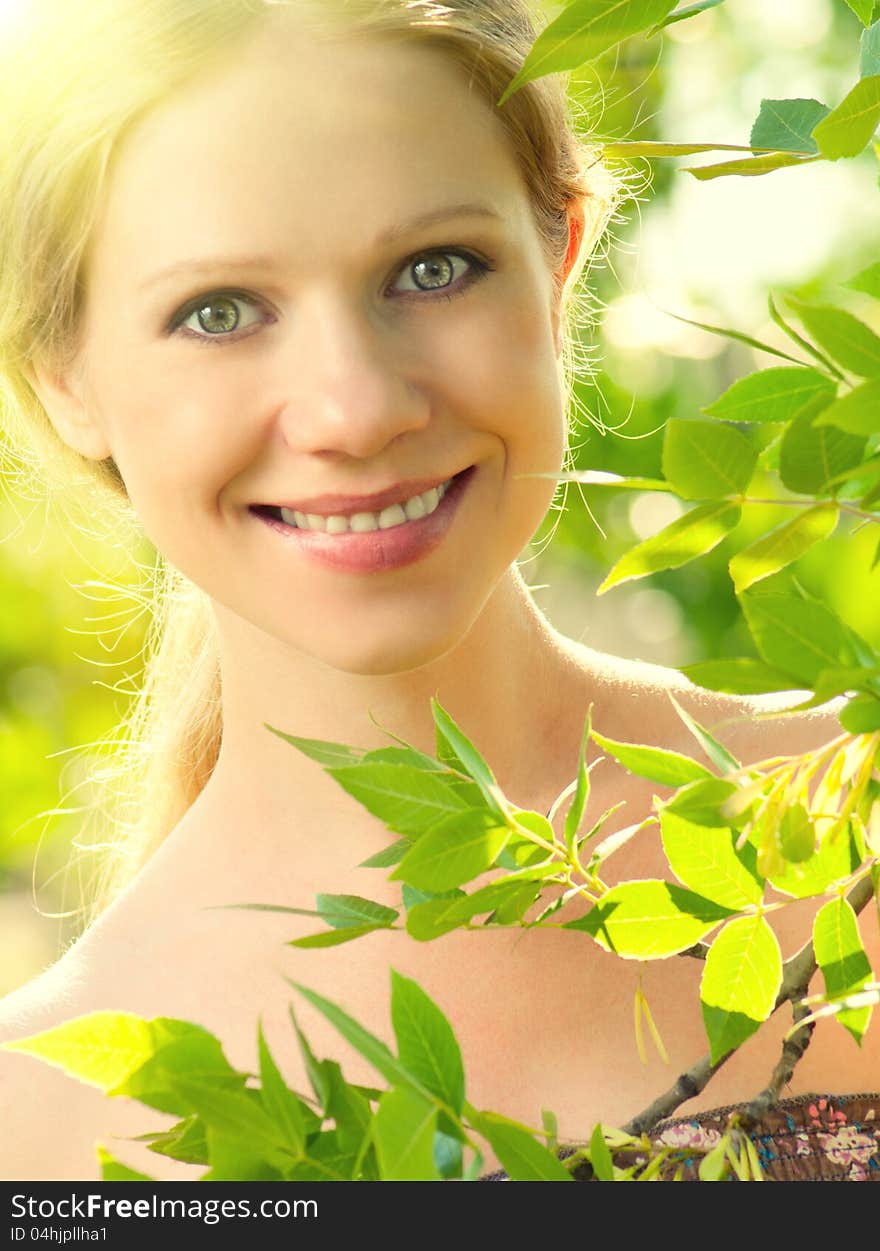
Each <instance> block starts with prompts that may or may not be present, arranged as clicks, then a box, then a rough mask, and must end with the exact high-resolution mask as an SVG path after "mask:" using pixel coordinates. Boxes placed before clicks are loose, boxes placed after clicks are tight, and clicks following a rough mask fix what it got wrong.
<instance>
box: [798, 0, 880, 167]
mask: <svg viewBox="0 0 880 1251" xmlns="http://www.w3.org/2000/svg"><path fill="white" fill-rule="evenodd" d="M848 2H850V0H848ZM878 122H880V75H878V74H872V75H871V76H870V77H868V78H861V79H859V81H858V82H857V83H856V85H855V86H854V87H853V89H852V91H850V92H849V93H848V94H847V95H846V96H845V97H844V99H843V100H842V101H841V103H840V104H838V106H837V108H836V109H834V110H833V111H832V112H831V113H829V114H828V116H827V117H826V118H825V119H824V121H821V122H820V123H819V125H818V126H817V127H816V129H815V130H814V131H813V138H814V139H815V140H816V142H817V143H818V145H819V151H820V152H821V153H822V155H823V156H825V157H827V158H828V160H830V161H837V160H839V159H840V157H843V156H858V154H859V153H860V152H861V151H862V150H863V149H864V148H866V147H867V146H868V144H869V143H870V142H871V137H872V135H873V134H874V131H875V130H876V129H877V123H878Z"/></svg>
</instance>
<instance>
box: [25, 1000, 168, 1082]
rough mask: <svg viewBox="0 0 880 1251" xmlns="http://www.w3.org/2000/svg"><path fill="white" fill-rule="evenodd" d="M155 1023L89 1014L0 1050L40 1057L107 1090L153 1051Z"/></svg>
mask: <svg viewBox="0 0 880 1251" xmlns="http://www.w3.org/2000/svg"><path fill="white" fill-rule="evenodd" d="M159 1019H161V1018H159ZM153 1026H154V1022H153V1021H146V1020H144V1018H143V1017H140V1016H136V1015H134V1013H131V1012H90V1013H88V1014H86V1015H84V1016H77V1017H73V1018H72V1019H71V1020H69V1021H64V1022H63V1023H62V1024H61V1025H56V1026H54V1027H53V1028H52V1029H48V1030H43V1031H41V1032H40V1033H38V1034H31V1035H29V1036H28V1037H27V1038H20V1039H17V1040H16V1041H14V1042H6V1043H0V1049H2V1050H3V1051H20V1052H22V1053H23V1054H24V1055H29V1056H34V1057H35V1058H36V1059H37V1060H44V1061H45V1062H46V1063H47V1064H51V1065H53V1066H54V1067H55V1068H59V1069H61V1070H62V1072H64V1073H66V1074H67V1075H68V1076H69V1077H75V1078H77V1080H78V1081H81V1082H85V1083H86V1084H87V1085H89V1086H97V1087H98V1089H99V1090H102V1091H103V1092H104V1093H105V1094H109V1093H110V1092H111V1091H113V1090H116V1089H117V1087H119V1086H120V1085H121V1084H122V1083H123V1082H124V1081H125V1079H126V1078H127V1077H129V1076H130V1075H131V1074H132V1073H134V1072H136V1071H137V1069H139V1068H140V1067H141V1065H142V1064H145V1063H146V1061H147V1060H149V1059H150V1057H151V1056H152V1055H153V1054H154V1052H155V1050H156V1045H157V1040H156V1031H155V1029H154V1028H153Z"/></svg>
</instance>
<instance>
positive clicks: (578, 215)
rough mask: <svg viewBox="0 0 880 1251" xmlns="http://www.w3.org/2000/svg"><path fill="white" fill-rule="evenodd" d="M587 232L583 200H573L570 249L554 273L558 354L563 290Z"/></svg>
mask: <svg viewBox="0 0 880 1251" xmlns="http://www.w3.org/2000/svg"><path fill="white" fill-rule="evenodd" d="M585 232H586V215H585V213H584V206H583V204H582V203H581V201H579V200H573V201H572V202H571V204H570V205H569V209H568V250H567V251H566V253H565V259H564V260H563V262H562V264H561V265H560V267H559V269H557V270H556V272H555V273H554V275H553V284H554V301H553V340H554V343H555V344H556V352H557V355H558V354H559V352H561V351H562V334H561V328H560V315H561V303H562V292H563V289H564V287H565V284H566V282H567V281H568V278H569V275H570V274H571V271H572V270H573V269H574V266H575V263H576V262H577V259H578V257H579V255H580V251H581V247H582V245H583V242H584V234H585Z"/></svg>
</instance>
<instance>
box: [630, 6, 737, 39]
mask: <svg viewBox="0 0 880 1251" xmlns="http://www.w3.org/2000/svg"><path fill="white" fill-rule="evenodd" d="M723 3H724V0H698V2H697V3H696V4H689V5H688V6H687V7H686V8H684V9H678V10H676V12H675V13H672V14H670V16H669V17H667V18H665V19H664V20H663V21H662V22H658V23H657V25H656V26H654V27H652V28H651V30H649V31H648V34H649V35H656V34H657V33H658V31H661V30H662V29H663V27H664V26H671V25H672V24H673V23H674V22H683V21H685V20H686V19H687V18H689V17H696V16H697V14H698V13H705V12H706V10H707V9H714V8H717V6H718V5H719V4H723Z"/></svg>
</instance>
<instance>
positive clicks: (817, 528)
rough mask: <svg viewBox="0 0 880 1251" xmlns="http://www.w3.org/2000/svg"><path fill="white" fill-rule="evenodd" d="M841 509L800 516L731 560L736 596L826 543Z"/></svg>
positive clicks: (816, 510)
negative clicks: (824, 540) (811, 549)
mask: <svg viewBox="0 0 880 1251" xmlns="http://www.w3.org/2000/svg"><path fill="white" fill-rule="evenodd" d="M838 518H839V509H838V508H837V506H836V505H835V504H820V505H819V506H818V507H817V508H809V509H806V510H804V511H803V512H799V513H797V514H796V515H795V516H794V517H792V518H791V520H790V521H786V522H785V523H784V524H783V525H781V526H777V528H776V529H775V530H771V531H770V533H769V534H765V535H763V536H762V537H761V538H760V539H758V540H757V541H756V542H754V543H752V544H751V545H750V546H749V547H746V548H744V549H743V550H742V551H741V552H737V554H736V555H735V556H734V557H733V558H732V559H731V561H730V564H729V566H728V567H729V570H730V576H731V578H732V579H733V586H734V590H735V591H736V593H737V595H738V594H739V593H740V592H741V591H745V590H747V589H748V587H750V586H753V585H754V584H755V583H756V582H760V581H761V580H762V579H763V578H768V577H770V575H771V574H774V573H778V572H779V570H780V569H785V568H786V566H788V565H790V564H791V563H792V562H793V561H795V560H797V559H798V558H799V557H801V556H803V554H804V553H805V552H808V551H809V550H810V548H812V547H815V545H816V544H817V543H821V542H822V540H823V539H827V538H828V537H829V536H830V535H832V534H833V533H834V531H835V529H836V528H837V522H838Z"/></svg>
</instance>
